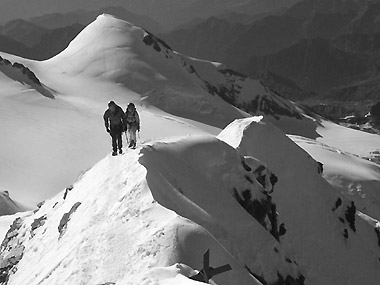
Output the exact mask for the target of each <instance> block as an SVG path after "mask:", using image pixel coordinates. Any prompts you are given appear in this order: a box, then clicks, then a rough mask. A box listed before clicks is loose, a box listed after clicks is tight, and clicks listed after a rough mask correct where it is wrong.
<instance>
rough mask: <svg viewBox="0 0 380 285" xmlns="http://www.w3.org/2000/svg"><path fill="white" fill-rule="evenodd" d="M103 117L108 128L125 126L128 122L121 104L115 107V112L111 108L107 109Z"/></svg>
mask: <svg viewBox="0 0 380 285" xmlns="http://www.w3.org/2000/svg"><path fill="white" fill-rule="evenodd" d="M103 119H104V124H105V126H106V128H107V129H108V128H111V129H113V128H120V127H124V126H125V123H126V120H125V114H124V111H123V109H121V107H119V106H116V107H115V112H112V111H111V110H110V109H107V110H106V111H105V112H104V116H103Z"/></svg>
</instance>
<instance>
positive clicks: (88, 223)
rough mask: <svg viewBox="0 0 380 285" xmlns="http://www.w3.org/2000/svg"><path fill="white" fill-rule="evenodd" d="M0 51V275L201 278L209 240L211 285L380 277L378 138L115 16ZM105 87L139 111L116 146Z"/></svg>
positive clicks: (158, 280) (93, 279)
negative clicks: (135, 126) (136, 127)
mask: <svg viewBox="0 0 380 285" xmlns="http://www.w3.org/2000/svg"><path fill="white" fill-rule="evenodd" d="M0 56H1V58H2V60H1V61H0V131H1V136H0V161H1V163H0V189H1V190H2V191H8V192H1V193H0V194H1V195H0V206H1V208H0V215H4V216H2V217H0V235H1V236H2V237H5V238H4V241H3V243H2V245H1V250H0V283H1V282H6V283H5V284H9V285H12V284H14V285H23V284H28V285H32V284H36V285H37V284H39V285H43V284H49V285H50V284H99V285H100V284H102V285H104V284H118V285H119V284H144V285H148V284H152V285H153V284H154V285H156V284H179V285H180V284H202V283H199V282H198V281H196V280H193V279H191V278H195V277H194V276H196V275H197V274H199V270H200V269H202V267H203V266H204V265H203V254H204V253H205V252H206V251H207V250H210V266H211V267H214V268H216V267H219V266H222V265H225V264H229V265H230V266H231V268H232V270H229V271H227V272H224V273H221V274H219V275H216V276H214V277H213V278H212V280H211V281H210V283H211V284H218V285H224V284H316V285H319V284H334V285H339V284H342V285H343V284H344V285H346V284H353V285H354V284H368V285H372V284H377V283H378V281H379V280H380V223H379V220H380V194H379V185H380V184H379V183H380V166H379V165H378V164H376V163H374V162H372V161H371V159H372V160H375V159H376V156H377V155H378V154H379V153H380V152H379V150H380V137H379V136H377V135H372V134H366V133H363V132H360V131H355V130H351V129H347V128H344V127H341V126H338V125H336V124H333V123H331V122H328V121H326V120H324V119H323V118H319V117H317V116H313V115H312V114H305V113H304V112H303V110H302V108H300V107H298V106H297V105H296V104H294V103H292V102H290V101H287V100H285V99H284V98H282V97H279V96H277V95H276V94H274V93H273V92H272V91H270V90H269V89H268V88H267V87H266V86H264V85H263V84H262V83H261V82H259V81H256V80H253V79H250V78H247V77H245V76H244V75H242V74H239V73H237V72H235V71H233V70H230V69H229V68H228V67H226V66H224V65H222V64H219V63H214V62H208V61H202V60H198V59H194V58H189V57H187V56H185V55H182V54H179V53H177V52H175V51H173V50H171V48H170V47H169V46H167V45H166V44H165V43H164V42H163V41H161V40H160V39H158V38H156V37H155V36H154V35H152V34H150V33H148V32H147V31H145V30H143V29H141V28H139V27H136V26H134V25H133V24H131V23H128V22H125V21H121V20H118V19H116V18H114V17H112V16H110V15H101V16H99V17H98V18H97V20H96V21H94V22H93V23H91V24H90V25H89V26H88V27H86V28H85V29H84V30H83V31H82V32H81V33H80V34H79V35H78V36H77V38H75V39H74V40H73V41H72V42H71V43H70V45H69V46H68V47H67V49H66V50H64V51H63V52H62V53H60V54H58V55H57V56H55V57H53V58H51V59H49V60H46V61H43V62H38V61H31V60H26V59H23V58H19V57H16V56H12V55H10V54H5V53H0ZM22 66H23V67H24V68H23V67H22ZM26 68H28V70H29V71H30V72H33V74H34V75H35V77H36V78H34V77H33V76H32V75H31V74H32V73H30V72H27V69H26ZM28 74H29V76H28ZM31 78H33V80H31ZM36 82H39V84H38V83H36ZM110 100H114V101H116V103H118V104H119V105H120V106H121V107H122V108H123V109H125V107H126V106H127V105H128V103H129V102H134V103H135V104H136V105H137V110H138V112H139V114H140V118H141V121H142V125H141V134H140V138H139V141H138V148H137V149H136V150H129V149H127V148H124V149H125V154H124V155H120V156H117V157H112V156H110V154H109V153H110V150H111V141H110V137H109V135H108V134H107V133H106V132H105V128H104V123H103V119H102V115H103V113H104V111H105V110H106V106H107V103H108V101H110ZM253 115H254V116H253ZM10 197H11V198H12V199H11V198H10ZM41 201H44V202H42V203H39V202H41ZM38 203H39V204H38ZM37 204H38V207H37ZM23 205H25V206H23ZM26 208H29V209H35V210H33V211H29V212H23V213H17V214H15V215H13V214H14V213H15V212H19V211H23V210H25V209H26ZM10 225H11V226H10ZM203 284H204V283H203Z"/></svg>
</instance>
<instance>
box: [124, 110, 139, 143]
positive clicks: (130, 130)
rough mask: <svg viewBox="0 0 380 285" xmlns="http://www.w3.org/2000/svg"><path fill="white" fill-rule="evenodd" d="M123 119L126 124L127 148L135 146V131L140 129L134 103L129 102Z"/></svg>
mask: <svg viewBox="0 0 380 285" xmlns="http://www.w3.org/2000/svg"><path fill="white" fill-rule="evenodd" d="M125 120H126V125H127V141H129V146H128V147H129V148H135V147H136V131H140V118H139V114H138V113H137V111H136V107H135V104H133V103H129V104H128V107H127V109H126V111H125Z"/></svg>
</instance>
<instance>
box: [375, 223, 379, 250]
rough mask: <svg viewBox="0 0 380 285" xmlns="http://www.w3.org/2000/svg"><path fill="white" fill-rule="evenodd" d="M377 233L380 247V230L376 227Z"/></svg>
mask: <svg viewBox="0 0 380 285" xmlns="http://www.w3.org/2000/svg"><path fill="white" fill-rule="evenodd" d="M375 233H376V236H377V245H378V246H380V229H379V228H377V227H375Z"/></svg>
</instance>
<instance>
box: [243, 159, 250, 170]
mask: <svg viewBox="0 0 380 285" xmlns="http://www.w3.org/2000/svg"><path fill="white" fill-rule="evenodd" d="M241 164H242V165H243V167H244V169H245V171H248V172H250V171H252V168H251V167H250V166H249V165H248V164H247V163H246V162H245V161H244V159H242V160H241Z"/></svg>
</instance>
